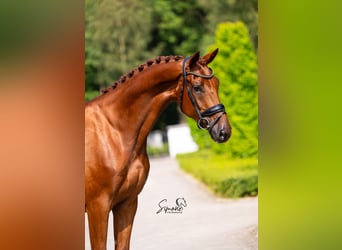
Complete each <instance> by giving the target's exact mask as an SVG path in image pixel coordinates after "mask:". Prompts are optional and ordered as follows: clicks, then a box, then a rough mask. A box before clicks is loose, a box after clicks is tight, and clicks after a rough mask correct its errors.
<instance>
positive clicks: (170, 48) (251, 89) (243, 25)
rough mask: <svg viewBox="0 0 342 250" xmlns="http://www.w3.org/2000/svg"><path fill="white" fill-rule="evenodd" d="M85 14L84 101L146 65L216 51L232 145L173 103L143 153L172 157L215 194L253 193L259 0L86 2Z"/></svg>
mask: <svg viewBox="0 0 342 250" xmlns="http://www.w3.org/2000/svg"><path fill="white" fill-rule="evenodd" d="M85 10H86V12H85V71H86V85H85V99H86V101H88V100H90V99H92V98H94V97H95V96H98V95H99V93H100V89H102V88H105V87H107V86H110V85H111V84H112V82H115V81H116V80H117V79H119V77H120V76H121V75H122V74H124V73H126V72H127V71H129V70H131V69H132V68H134V67H136V66H137V65H139V64H141V63H143V62H145V61H146V60H147V59H150V58H154V57H156V56H158V55H184V56H188V55H192V54H193V53H195V52H196V51H201V54H202V55H204V53H207V52H209V51H212V50H214V49H215V48H219V54H218V56H217V57H216V59H215V60H214V62H213V63H212V64H211V67H212V69H213V70H214V73H215V75H216V76H217V77H218V78H219V79H220V89H219V95H220V99H221V102H222V103H223V104H224V105H225V107H226V110H227V114H228V117H229V120H230V122H231V125H232V128H233V135H232V138H231V139H230V141H229V142H228V143H226V144H221V145H219V144H216V143H215V142H213V141H212V140H211V138H210V136H209V134H208V133H207V131H201V130H199V129H198V128H197V125H196V122H194V121H192V120H190V119H187V118H185V117H184V116H183V115H182V114H181V112H180V111H179V109H178V108H177V104H176V103H174V104H171V105H170V106H169V107H168V108H167V109H166V110H165V112H164V113H163V114H162V116H161V117H160V119H159V120H158V121H157V123H156V125H155V127H154V129H153V131H152V132H151V134H150V136H149V139H148V153H149V155H150V156H163V155H170V156H171V157H176V158H177V160H178V162H179V164H180V166H181V168H182V169H183V170H185V171H187V172H189V173H191V174H192V175H194V176H195V177H196V178H198V179H200V180H201V181H203V182H204V183H205V184H206V185H208V186H209V187H210V188H211V189H212V190H213V191H214V192H215V193H216V194H218V195H221V196H224V197H241V196H249V195H253V196H254V195H257V192H258V185H257V183H258V174H257V173H258V171H257V165H258V161H257V157H258V99H257V96H258V94H257V84H258V82H257V81H258V77H257V70H258V68H257V51H258V2H257V0H252V1H251V0H240V1H235V0H225V1H211V2H210V4H208V1H205V0H189V1H172V0H171V1H164V0H142V1H138V0H116V1H113V0H103V1H100V2H99V1H94V0H86V1H85ZM170 135H172V136H170ZM185 138H186V142H185V141H184V140H185ZM184 153H187V154H184ZM209 159H210V160H209Z"/></svg>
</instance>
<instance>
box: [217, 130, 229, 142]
mask: <svg viewBox="0 0 342 250" xmlns="http://www.w3.org/2000/svg"><path fill="white" fill-rule="evenodd" d="M219 139H220V141H221V142H224V141H227V140H228V133H227V132H226V131H224V130H221V131H220V135H219Z"/></svg>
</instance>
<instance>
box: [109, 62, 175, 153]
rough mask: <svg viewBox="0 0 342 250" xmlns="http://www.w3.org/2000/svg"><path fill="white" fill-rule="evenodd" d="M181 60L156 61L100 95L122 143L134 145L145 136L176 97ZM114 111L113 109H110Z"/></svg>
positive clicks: (144, 138)
mask: <svg viewBox="0 0 342 250" xmlns="http://www.w3.org/2000/svg"><path fill="white" fill-rule="evenodd" d="M180 75H181V62H179V61H178V62H168V63H160V64H155V65H152V66H150V67H149V68H146V69H144V70H143V71H142V72H139V73H138V72H136V73H135V75H133V77H131V78H129V79H127V80H126V81H125V82H124V83H123V84H120V85H118V86H117V88H116V89H114V90H112V91H109V92H108V93H106V94H105V95H104V96H103V102H102V104H103V105H102V107H103V109H102V110H103V112H104V114H105V115H106V117H107V119H108V120H109V122H110V123H111V124H112V126H113V127H114V128H115V129H117V130H119V131H121V132H122V133H120V134H121V135H123V136H124V137H125V138H123V139H124V140H125V141H126V142H131V143H132V145H136V147H139V146H143V144H146V138H147V136H148V133H149V132H150V131H151V129H152V127H153V125H154V123H155V122H156V120H157V119H158V117H159V116H160V114H161V112H162V111H163V110H164V108H165V107H166V106H167V105H168V104H169V103H170V102H172V101H176V100H177V90H176V89H177V84H178V79H179V77H180ZM113 111H114V112H113Z"/></svg>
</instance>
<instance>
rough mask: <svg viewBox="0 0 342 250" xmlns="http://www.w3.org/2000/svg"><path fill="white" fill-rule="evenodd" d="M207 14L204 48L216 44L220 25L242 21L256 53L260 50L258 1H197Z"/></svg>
mask: <svg viewBox="0 0 342 250" xmlns="http://www.w3.org/2000/svg"><path fill="white" fill-rule="evenodd" d="M197 1H198V4H199V5H200V6H201V7H202V8H203V9H204V10H205V12H206V13H207V20H208V23H207V24H206V35H205V36H204V38H203V42H202V48H206V47H207V46H208V45H209V44H212V43H214V37H215V30H216V27H217V25H218V24H219V23H222V22H227V21H233V22H234V21H242V22H244V23H245V24H246V25H247V27H248V30H249V36H250V39H251V41H252V42H253V46H254V49H255V51H257V49H258V0H220V1H211V2H210V4H208V1H207V0H197Z"/></svg>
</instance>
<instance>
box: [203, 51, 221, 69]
mask: <svg viewBox="0 0 342 250" xmlns="http://www.w3.org/2000/svg"><path fill="white" fill-rule="evenodd" d="M218 50H219V49H218V48H217V49H215V50H214V51H213V52H211V53H208V54H206V55H205V56H203V57H202V58H201V59H200V63H201V64H202V65H208V64H209V63H211V62H212V61H213V60H214V58H215V56H216V55H217V53H218Z"/></svg>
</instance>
